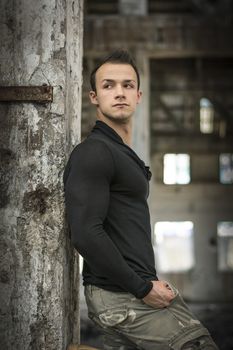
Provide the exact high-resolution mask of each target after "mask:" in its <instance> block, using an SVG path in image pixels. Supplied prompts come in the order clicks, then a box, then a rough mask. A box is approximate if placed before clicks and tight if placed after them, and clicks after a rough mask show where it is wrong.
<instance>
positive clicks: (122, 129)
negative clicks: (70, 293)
mask: <svg viewBox="0 0 233 350" xmlns="http://www.w3.org/2000/svg"><path fill="white" fill-rule="evenodd" d="M91 87H92V91H90V100H91V103H92V104H94V105H95V106H96V112H97V121H96V124H95V126H94V128H93V129H92V132H91V133H90V135H89V136H88V137H87V138H86V139H85V140H84V141H83V142H82V143H81V144H79V145H78V146H77V147H76V148H75V149H74V151H73V152H72V154H71V157H70V160H69V162H68V164H67V167H66V170H65V174H64V181H65V198H66V208H67V216H68V222H69V225H70V228H71V237H72V242H73V244H74V246H75V248H76V249H77V250H78V251H79V253H80V254H81V255H82V256H83V257H84V269H83V278H84V286H85V296H86V302H87V306H88V313H89V317H90V318H91V319H92V320H93V321H94V322H95V323H96V324H98V325H99V326H100V327H101V329H102V330H103V333H104V349H108V350H110V349H111V350H115V349H121V350H126V349H127V350H133V349H148V350H168V349H173V350H180V349H182V350H184V349H187V350H188V349H189V350H192V349H206V350H207V349H209V350H210V349H217V347H216V345H215V344H214V342H213V341H212V339H211V337H210V335H209V333H208V331H207V329H205V328H204V327H203V326H202V325H201V323H200V322H199V321H198V320H197V319H196V318H195V316H194V315H192V313H191V312H190V310H189V309H188V308H187V306H186V305H185V303H184V302H183V300H182V298H181V296H180V294H179V292H178V291H177V290H176V288H175V287H173V286H172V285H170V284H169V283H167V282H166V281H161V280H158V277H157V275H156V271H155V267H154V253H153V248H152V244H151V228H150V215H149V210H148V204H147V197H148V194H149V180H150V176H151V173H150V170H149V167H147V166H145V164H144V162H143V161H142V160H141V159H140V158H139V157H138V156H137V154H136V153H135V152H134V151H133V150H132V148H131V142H132V141H131V139H132V121H133V114H134V111H135V109H136V106H137V104H138V103H139V102H140V100H141V96H142V93H141V91H140V90H139V88H140V78H139V74H138V70H137V68H136V66H135V64H134V62H133V61H132V59H131V57H130V56H129V54H128V53H127V52H125V51H121V50H120V51H115V52H113V53H112V54H111V55H109V56H108V57H106V58H105V59H103V60H102V61H101V62H100V64H99V65H98V66H97V67H96V68H95V69H94V71H93V72H92V74H91Z"/></svg>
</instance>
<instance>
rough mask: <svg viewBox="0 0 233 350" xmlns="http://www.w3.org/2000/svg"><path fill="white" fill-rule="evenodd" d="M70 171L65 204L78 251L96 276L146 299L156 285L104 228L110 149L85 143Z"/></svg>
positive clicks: (111, 171) (110, 172)
mask: <svg viewBox="0 0 233 350" xmlns="http://www.w3.org/2000/svg"><path fill="white" fill-rule="evenodd" d="M67 167H68V170H66V174H65V178H66V179H65V202H66V213H67V219H68V223H69V225H70V229H71V240H72V243H73V245H74V247H75V248H76V249H77V250H78V252H79V253H80V254H81V255H82V256H83V258H84V259H85V260H86V261H87V263H88V265H89V266H90V267H91V269H92V271H93V273H94V274H96V275H97V276H98V275H100V276H103V277H105V278H108V279H109V280H111V281H112V283H114V284H116V285H118V286H120V287H121V288H123V289H124V290H126V291H128V292H129V293H132V294H133V295H135V296H136V297H137V298H143V297H144V296H146V295H147V294H148V293H149V292H150V290H151V289H152V282H150V281H145V280H143V279H142V278H141V277H140V276H139V275H138V274H137V273H136V272H135V271H134V270H133V269H131V267H130V266H129V265H128V264H127V263H126V261H125V260H124V258H123V256H122V255H121V253H120V252H119V250H118V249H117V247H116V246H115V244H114V242H113V241H112V240H111V239H110V237H109V236H108V234H107V232H106V231H105V230H104V228H103V223H104V220H105V218H106V215H107V212H108V206H109V198H110V184H111V181H112V180H113V178H114V173H115V169H114V162H113V158H112V154H111V152H110V150H109V149H108V146H107V145H106V144H105V143H104V142H101V141H98V140H91V141H90V140H88V142H85V141H84V142H83V143H82V144H80V145H78V146H77V147H76V149H75V150H74V151H73V153H72V155H71V158H70V161H69V163H68V166H67Z"/></svg>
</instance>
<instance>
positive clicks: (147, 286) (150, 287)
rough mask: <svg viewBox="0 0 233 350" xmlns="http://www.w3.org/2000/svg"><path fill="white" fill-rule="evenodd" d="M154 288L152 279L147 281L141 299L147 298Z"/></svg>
mask: <svg viewBox="0 0 233 350" xmlns="http://www.w3.org/2000/svg"><path fill="white" fill-rule="evenodd" d="M152 288H153V283H152V282H151V281H146V288H145V289H144V291H143V294H141V295H140V298H139V299H143V298H145V297H146V296H147V295H148V294H149V293H150V291H151V289H152Z"/></svg>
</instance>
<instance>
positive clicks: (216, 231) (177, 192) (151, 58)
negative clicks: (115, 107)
mask: <svg viewBox="0 0 233 350" xmlns="http://www.w3.org/2000/svg"><path fill="white" fill-rule="evenodd" d="M232 36H233V1H232V0H222V1H220V0H118V1H117V0H85V2H84V60H83V102H82V121H81V123H82V128H81V132H82V139H83V138H85V137H86V136H87V134H88V133H89V131H90V130H91V128H92V127H93V125H94V123H95V119H96V118H95V109H94V108H93V107H92V106H91V105H90V103H89V98H88V91H89V89H90V86H89V76H90V72H91V71H92V69H93V67H94V66H95V64H96V63H97V62H98V59H99V57H102V56H103V55H104V54H107V53H109V52H110V51H112V50H115V49H117V48H123V49H127V50H129V51H130V53H131V54H132V55H133V57H134V58H135V61H136V64H137V66H138V68H139V71H140V76H141V89H142V91H143V100H142V103H141V105H140V106H139V108H138V110H137V112H136V114H135V117H134V142H133V149H134V150H135V151H136V152H137V153H138V155H139V156H140V157H141V158H142V159H143V160H144V161H145V162H146V163H147V164H148V165H150V167H151V170H152V174H153V177H152V179H151V181H150V197H149V203H150V212H151V227H152V240H153V245H154V251H155V259H156V267H157V271H158V275H159V277H161V278H165V279H166V280H169V281H170V282H172V283H174V284H175V285H176V287H177V288H178V289H179V290H180V292H181V293H182V295H183V297H184V298H185V300H186V301H187V302H188V304H189V305H190V307H191V308H192V309H193V311H194V312H195V313H196V314H197V315H198V317H199V318H200V319H201V320H202V322H203V323H204V324H205V325H206V326H207V327H208V328H209V330H210V332H211V333H212V336H213V338H214V339H215V341H216V342H217V344H218V345H219V347H220V349H222V350H231V349H233V98H232V97H233V39H232ZM81 289H82V287H81ZM81 337H82V340H83V342H84V343H87V344H90V345H96V346H97V345H98V346H101V339H100V337H99V333H98V331H96V329H95V328H94V327H93V325H92V323H90V322H89V321H88V319H87V312H86V307H85V302H84V297H83V293H81Z"/></svg>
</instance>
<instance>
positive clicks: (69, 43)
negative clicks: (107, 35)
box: [0, 0, 83, 350]
mask: <svg viewBox="0 0 233 350" xmlns="http://www.w3.org/2000/svg"><path fill="white" fill-rule="evenodd" d="M82 7H83V2H82V0H79V1H75V2H72V1H70V0H56V1H55V0H53V1H48V0H38V1H36V0H33V1H26V0H18V1H13V0H3V1H1V3H0V13H1V26H0V31H1V45H0V60H1V65H0V84H1V85H3V86H4V85H5V86H8V85H42V84H48V85H52V86H53V88H54V99H53V103H49V104H46V105H39V104H36V103H34V104H32V103H27V104H26V103H4V104H1V105H0V118H1V125H0V157H1V178H0V197H1V202H0V203H1V204H0V220H1V230H0V348H1V349H4V350H12V349H19V350H27V349H33V350H36V349H38V350H39V349H40V350H53V349H54V350H55V349H56V350H58V349H59V350H63V349H65V347H66V345H67V344H68V343H69V342H70V341H74V342H77V341H78V333H79V324H78V305H77V302H78V284H77V279H78V277H77V276H78V274H77V272H78V266H77V256H76V255H74V254H73V250H72V248H71V246H70V241H69V237H68V234H67V229H66V225H65V220H64V199H63V183H62V173H63V169H64V165H65V162H66V159H67V156H68V153H69V151H70V149H71V148H72V146H73V145H74V144H75V143H78V141H79V139H80V109H81V83H82V81H81V80H82V79H81V76H82V74H81V61H82V11H83V9H82Z"/></svg>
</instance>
